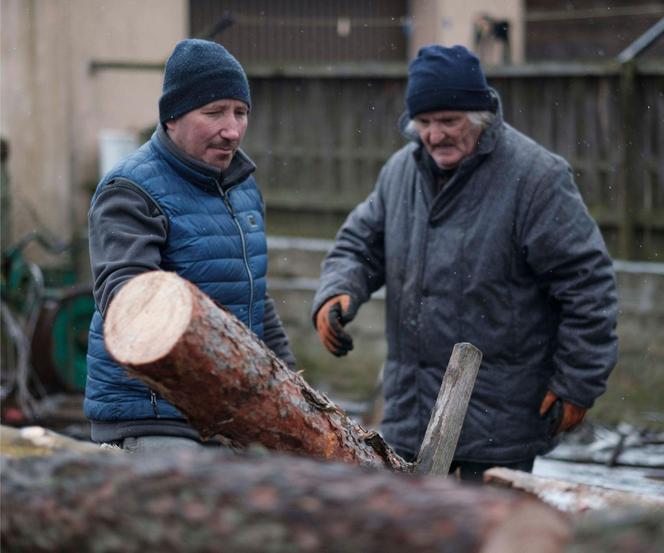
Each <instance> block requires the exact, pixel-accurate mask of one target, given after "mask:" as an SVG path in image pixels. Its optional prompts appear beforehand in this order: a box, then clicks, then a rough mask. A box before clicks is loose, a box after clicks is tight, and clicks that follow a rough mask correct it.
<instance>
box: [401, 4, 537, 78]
mask: <svg viewBox="0 0 664 553" xmlns="http://www.w3.org/2000/svg"><path fill="white" fill-rule="evenodd" d="M410 13H411V15H412V17H413V28H412V35H411V36H412V39H411V42H410V57H413V56H415V54H416V53H417V50H418V49H419V48H420V47H421V46H423V45H425V44H433V43H437V44H443V45H445V46H452V45H454V44H462V45H464V46H466V47H468V48H470V49H471V50H476V48H475V47H474V40H473V22H474V20H475V19H476V18H477V17H478V16H480V15H481V14H487V15H489V16H490V17H492V18H494V19H497V20H501V19H502V20H507V21H509V23H510V54H511V62H512V63H520V62H522V61H523V52H524V43H523V36H524V30H523V18H524V8H523V0H411V2H410ZM482 62H483V63H484V64H485V65H497V64H500V63H502V57H501V56H500V55H499V54H498V53H497V52H495V51H494V52H487V55H486V58H485V59H482Z"/></svg>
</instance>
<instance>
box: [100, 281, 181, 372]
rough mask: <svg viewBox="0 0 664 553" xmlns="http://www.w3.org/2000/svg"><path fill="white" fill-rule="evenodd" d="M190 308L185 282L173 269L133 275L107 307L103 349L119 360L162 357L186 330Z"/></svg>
mask: <svg viewBox="0 0 664 553" xmlns="http://www.w3.org/2000/svg"><path fill="white" fill-rule="evenodd" d="M192 309H193V301H192V296H191V293H190V292H189V290H188V287H187V283H186V281H184V280H183V279H181V278H179V277H178V276H177V275H175V273H168V272H165V271H155V272H150V273H145V274H143V275H140V276H138V277H135V278H133V279H132V280H131V281H129V282H128V283H127V284H126V285H125V286H123V287H122V289H121V290H120V292H119V293H118V294H117V296H116V297H115V298H114V299H113V301H112V302H111V305H110V307H109V309H108V313H107V315H106V320H105V323H104V336H105V343H106V349H107V350H108V352H109V353H110V354H111V356H112V357H113V358H114V359H115V360H116V361H118V362H119V363H121V364H129V363H131V364H135V363H151V362H153V361H155V360H158V359H161V358H162V357H164V356H165V355H166V354H168V352H169V351H170V350H171V349H172V348H173V346H174V345H175V344H176V343H177V342H178V340H179V339H180V337H181V336H182V334H183V333H184V332H185V331H186V330H187V327H188V325H189V321H190V319H191V314H192Z"/></svg>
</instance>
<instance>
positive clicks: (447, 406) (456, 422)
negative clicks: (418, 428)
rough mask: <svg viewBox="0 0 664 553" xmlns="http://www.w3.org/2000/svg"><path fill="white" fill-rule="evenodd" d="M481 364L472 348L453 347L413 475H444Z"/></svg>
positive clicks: (471, 346) (475, 349) (450, 459)
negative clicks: (416, 473) (415, 473)
mask: <svg viewBox="0 0 664 553" xmlns="http://www.w3.org/2000/svg"><path fill="white" fill-rule="evenodd" d="M481 363H482V352H481V351H480V350H478V349H477V348H476V347H475V346H473V345H472V344H468V343H461V344H456V345H455V346H454V350H453V351H452V356H451V357H450V361H449V363H448V365H447V370H446V371H445V376H444V377H443V383H442V385H441V387H440V391H439V392H438V399H437V400H436V405H435V406H434V408H433V411H432V412H431V420H430V421H429V426H428V427H427V431H426V434H425V435H424V440H423V441H422V446H421V447H420V452H419V455H418V458H417V463H416V464H415V472H418V473H422V474H438V475H441V476H445V475H447V473H448V471H449V470H450V465H451V464H452V459H453V458H454V451H455V450H456V446H457V442H458V441H459V435H460V434H461V427H462V426H463V420H464V418H465V416H466V411H467V410H468V402H469V401H470V395H471V394H472V392H473V387H474V386H475V379H476V378H477V371H479V368H480V364H481Z"/></svg>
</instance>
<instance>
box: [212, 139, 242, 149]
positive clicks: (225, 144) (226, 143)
mask: <svg viewBox="0 0 664 553" xmlns="http://www.w3.org/2000/svg"><path fill="white" fill-rule="evenodd" d="M210 147H211V148H223V149H225V150H226V149H228V148H234V149H237V147H238V142H237V141H236V140H218V141H215V142H211V143H210Z"/></svg>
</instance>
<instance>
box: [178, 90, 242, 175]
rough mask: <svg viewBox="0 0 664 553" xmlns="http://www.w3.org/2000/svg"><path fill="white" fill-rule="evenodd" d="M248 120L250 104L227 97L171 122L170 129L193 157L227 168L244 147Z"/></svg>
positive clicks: (180, 145) (218, 167)
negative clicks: (240, 148) (241, 143)
mask: <svg viewBox="0 0 664 553" xmlns="http://www.w3.org/2000/svg"><path fill="white" fill-rule="evenodd" d="M248 122H249V108H248V106H247V104H245V103H244V102H241V101H240V100H231V99H227V98H225V99H222V100H216V101H214V102H210V103H209V104H206V105H204V106H203V107H201V108H198V109H195V110H192V111H190V112H188V113H185V114H184V115H183V116H182V117H178V118H177V119H175V120H173V121H167V122H166V130H167V132H168V135H169V136H170V137H171V140H172V141H173V142H174V143H175V144H176V145H177V146H178V147H179V148H180V149H182V150H184V151H185V152H186V153H187V154H189V155H190V156H191V157H193V158H194V159H197V160H199V161H203V162H205V163H208V164H209V165H213V166H214V167H216V168H217V169H221V170H222V171H224V170H225V169H228V166H229V165H230V164H231V160H232V159H233V156H234V155H235V152H236V151H237V149H238V148H239V147H240V142H242V138H243V137H244V133H245V132H246V130H247V123H248Z"/></svg>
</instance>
